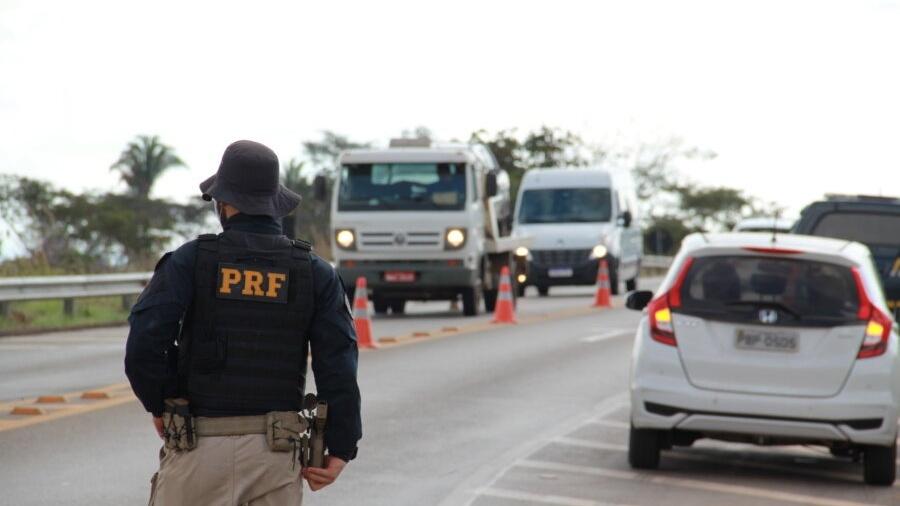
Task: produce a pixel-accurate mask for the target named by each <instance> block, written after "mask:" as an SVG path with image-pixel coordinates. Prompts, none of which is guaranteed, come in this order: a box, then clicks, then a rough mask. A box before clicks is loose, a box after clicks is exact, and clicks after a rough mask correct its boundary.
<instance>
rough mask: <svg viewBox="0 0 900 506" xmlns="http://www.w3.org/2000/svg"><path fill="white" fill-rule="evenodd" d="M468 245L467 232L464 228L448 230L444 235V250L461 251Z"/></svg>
mask: <svg viewBox="0 0 900 506" xmlns="http://www.w3.org/2000/svg"><path fill="white" fill-rule="evenodd" d="M465 244H466V231H465V229H462V228H448V229H447V232H445V233H444V249H460V248H462V247H463V245H465Z"/></svg>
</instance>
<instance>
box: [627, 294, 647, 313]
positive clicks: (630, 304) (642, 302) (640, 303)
mask: <svg viewBox="0 0 900 506" xmlns="http://www.w3.org/2000/svg"><path fill="white" fill-rule="evenodd" d="M652 299H653V292H651V291H650V290H638V291H636V292H631V293H629V294H628V297H627V298H626V299H625V307H627V308H628V309H634V310H635V311H641V310H643V309H644V308H645V307H647V304H649V303H650V301H651V300H652Z"/></svg>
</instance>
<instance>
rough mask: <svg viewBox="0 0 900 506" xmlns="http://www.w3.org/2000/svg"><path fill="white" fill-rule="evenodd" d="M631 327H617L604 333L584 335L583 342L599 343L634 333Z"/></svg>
mask: <svg viewBox="0 0 900 506" xmlns="http://www.w3.org/2000/svg"><path fill="white" fill-rule="evenodd" d="M632 332H633V330H631V329H616V330H610V331H609V332H604V333H602V334H594V335H590V336H587V337H582V338H581V342H583V343H598V342H600V341H606V340H607V339H612V338H614V337H620V336H625V335H628V334H630V333H632Z"/></svg>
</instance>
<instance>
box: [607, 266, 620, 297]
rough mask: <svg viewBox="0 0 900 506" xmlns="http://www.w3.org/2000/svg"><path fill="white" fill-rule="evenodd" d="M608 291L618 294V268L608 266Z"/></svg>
mask: <svg viewBox="0 0 900 506" xmlns="http://www.w3.org/2000/svg"><path fill="white" fill-rule="evenodd" d="M609 293H610V294H612V295H619V268H618V267H610V269H609Z"/></svg>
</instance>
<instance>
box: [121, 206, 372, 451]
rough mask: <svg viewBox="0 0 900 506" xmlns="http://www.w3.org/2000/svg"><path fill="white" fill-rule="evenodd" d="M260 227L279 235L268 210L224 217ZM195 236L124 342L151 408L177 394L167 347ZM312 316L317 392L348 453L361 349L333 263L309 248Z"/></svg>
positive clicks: (173, 257) (355, 429)
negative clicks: (253, 214)
mask: <svg viewBox="0 0 900 506" xmlns="http://www.w3.org/2000/svg"><path fill="white" fill-rule="evenodd" d="M225 228H226V229H234V230H238V231H244V232H252V233H257V234H281V233H282V232H281V225H280V224H279V223H278V222H277V221H275V220H274V219H272V218H270V217H267V216H250V215H244V214H237V215H235V216H233V217H232V218H231V219H229V220H228V222H227V223H226V224H225ZM196 257H197V241H196V240H194V241H190V242H188V243H185V244H184V245H182V246H181V247H180V248H178V249H177V250H175V251H173V252H169V253H166V254H165V255H164V256H163V257H162V259H160V261H159V263H158V264H157V266H156V272H155V273H154V274H153V278H152V279H151V281H150V283H149V284H148V285H147V287H146V288H145V289H144V292H143V293H142V294H141V296H140V298H139V299H138V301H137V303H136V304H135V305H134V307H133V308H132V309H131V315H130V316H129V317H128V322H129V324H130V325H131V330H130V331H129V333H128V342H127V344H126V347H125V374H126V375H127V376H128V380H129V381H130V382H131V387H132V389H133V390H134V393H135V395H137V397H138V399H140V401H141V402H142V403H143V404H144V408H146V409H147V411H149V412H151V413H153V414H154V416H160V414H161V413H162V410H163V399H164V398H167V397H170V396H172V395H173V394H174V393H175V386H176V385H177V378H176V376H175V372H176V371H175V369H174V368H173V367H172V365H171V364H170V363H169V360H170V359H173V358H174V357H169V356H168V352H169V350H170V349H172V346H173V343H174V341H175V338H176V337H177V336H178V330H179V327H180V322H181V319H182V317H183V316H184V314H185V312H186V311H187V309H188V307H190V304H191V299H192V297H193V294H194V260H195V259H196ZM312 271H313V285H314V289H315V294H314V304H315V308H314V311H315V312H314V315H313V319H312V323H311V326H310V332H309V342H310V349H311V354H312V370H313V374H314V376H315V380H316V390H317V394H318V397H319V399H321V400H323V401H326V402H327V403H328V429H327V431H326V445H327V446H328V452H329V454H331V455H334V456H336V457H338V458H341V459H344V460H351V459H352V458H354V457H355V456H356V444H357V442H358V441H359V439H360V438H361V437H362V421H361V418H360V395H359V386H358V385H357V381H356V369H357V363H358V351H357V347H356V333H355V332H354V330H353V321H352V317H351V316H350V306H349V304H348V302H347V296H346V295H345V294H344V284H343V282H342V281H341V279H340V278H339V277H338V275H337V273H336V272H335V270H334V268H332V267H331V266H330V265H329V264H328V263H327V262H325V261H323V260H322V259H320V258H318V257H317V256H315V255H312Z"/></svg>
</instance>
